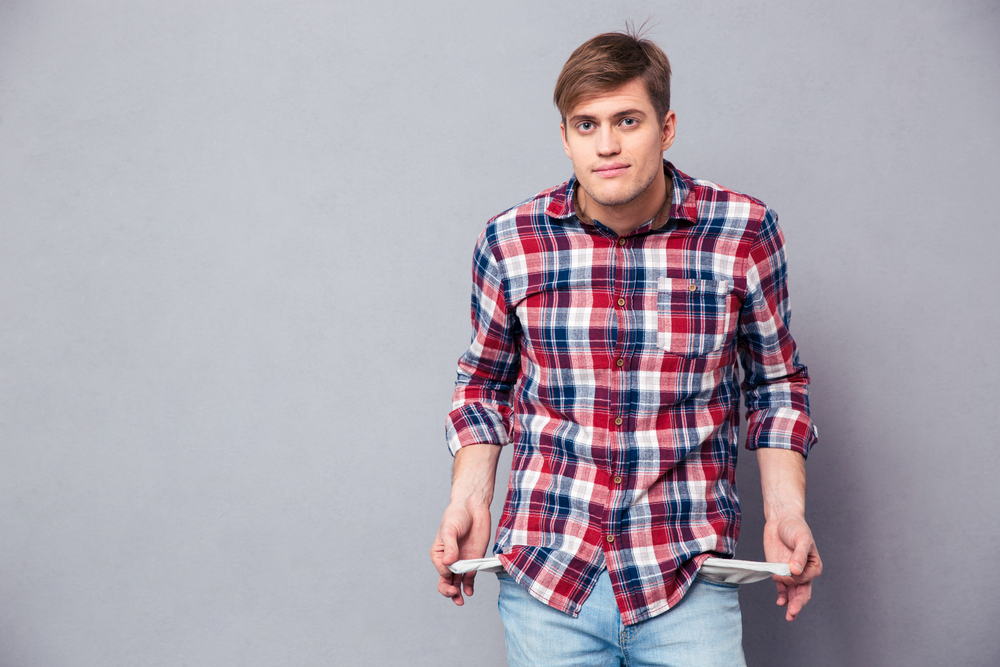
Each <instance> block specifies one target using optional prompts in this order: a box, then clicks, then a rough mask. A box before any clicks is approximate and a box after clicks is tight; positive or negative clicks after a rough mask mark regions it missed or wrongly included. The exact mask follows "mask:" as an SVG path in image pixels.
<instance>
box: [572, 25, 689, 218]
mask: <svg viewBox="0 0 1000 667" xmlns="http://www.w3.org/2000/svg"><path fill="white" fill-rule="evenodd" d="M555 99H556V105H557V106H558V107H559V111H560V112H561V113H562V117H563V120H562V123H560V124H559V128H560V131H561V133H562V140H563V148H564V149H565V151H566V155H567V156H568V157H569V158H570V160H572V161H573V173H574V174H575V175H576V177H577V181H578V184H579V186H580V187H579V190H578V192H577V194H578V197H577V199H576V200H575V201H576V206H577V210H578V211H579V212H582V213H584V214H585V215H586V216H588V217H590V218H596V219H598V220H600V221H601V222H602V223H604V224H605V225H607V226H610V227H611V228H612V229H614V230H615V231H616V232H618V233H623V232H626V231H630V230H632V229H636V228H637V227H638V226H639V225H641V224H642V223H644V222H645V221H647V220H649V219H650V218H652V217H653V216H655V215H656V214H657V213H658V212H659V211H660V209H661V208H662V206H663V203H664V201H665V196H666V183H665V176H664V172H663V151H665V150H667V149H668V148H670V146H671V144H673V141H674V132H675V128H676V125H677V117H676V115H675V114H674V112H673V111H670V64H669V63H668V61H667V57H666V56H665V55H664V54H663V51H661V50H660V49H659V48H658V47H657V46H656V45H654V44H653V43H652V42H649V41H646V40H640V39H637V38H636V37H633V36H632V35H627V34H622V33H607V34H604V35H598V36H597V37H595V38H593V39H591V40H590V41H588V42H587V43H585V44H584V45H583V46H581V47H580V48H578V49H577V50H576V51H574V52H573V55H572V56H570V59H569V60H568V61H567V62H566V66H565V67H564V68H563V71H562V74H560V75H559V81H558V82H557V83H556V93H555Z"/></svg>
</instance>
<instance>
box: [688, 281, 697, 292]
mask: <svg viewBox="0 0 1000 667" xmlns="http://www.w3.org/2000/svg"><path fill="white" fill-rule="evenodd" d="M688 291H689V292H697V291H698V286H697V285H695V284H694V283H691V284H690V285H688Z"/></svg>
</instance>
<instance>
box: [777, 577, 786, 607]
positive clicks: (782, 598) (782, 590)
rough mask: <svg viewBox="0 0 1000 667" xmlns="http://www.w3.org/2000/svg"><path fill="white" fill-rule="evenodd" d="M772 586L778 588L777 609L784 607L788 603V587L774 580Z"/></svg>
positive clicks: (782, 582)
mask: <svg viewBox="0 0 1000 667" xmlns="http://www.w3.org/2000/svg"><path fill="white" fill-rule="evenodd" d="M774 584H775V586H776V587H777V588H778V599H777V601H776V604H777V605H778V606H779V607H784V606H785V605H786V604H787V603H788V585H787V584H785V582H784V581H782V580H780V579H777V578H775V579H774Z"/></svg>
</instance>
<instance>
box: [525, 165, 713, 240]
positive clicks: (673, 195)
mask: <svg viewBox="0 0 1000 667" xmlns="http://www.w3.org/2000/svg"><path fill="white" fill-rule="evenodd" d="M663 170H664V172H665V173H666V175H667V176H669V177H670V178H668V179H667V200H666V201H665V202H664V203H663V208H662V209H661V210H660V212H659V213H657V214H656V217H655V218H653V219H652V220H651V221H650V222H647V223H646V224H645V225H643V226H642V227H639V229H637V230H635V231H636V232H645V231H651V230H656V229H661V228H663V227H664V226H665V225H666V224H667V222H668V221H670V220H677V221H678V222H680V221H685V222H690V223H694V222H695V221H697V219H698V205H697V202H696V201H695V198H696V197H695V192H694V190H695V188H694V180H693V179H692V178H691V177H690V176H688V175H687V174H685V173H684V172H682V171H680V170H679V169H677V168H676V167H674V165H673V164H671V163H670V162H668V161H667V160H664V161H663ZM577 183H578V181H577V179H576V176H573V178H571V179H569V181H567V182H566V183H563V184H562V185H561V186H560V187H558V188H556V189H555V191H554V192H553V193H552V198H551V200H550V201H549V204H548V206H546V207H545V214H546V215H548V216H549V217H552V218H560V219H565V218H571V217H573V216H576V218H577V219H578V220H579V221H580V222H581V223H583V224H585V225H591V226H592V225H593V224H594V221H593V219H591V218H589V217H587V216H586V215H584V214H583V212H577V211H576V203H575V201H574V200H575V198H576V186H577Z"/></svg>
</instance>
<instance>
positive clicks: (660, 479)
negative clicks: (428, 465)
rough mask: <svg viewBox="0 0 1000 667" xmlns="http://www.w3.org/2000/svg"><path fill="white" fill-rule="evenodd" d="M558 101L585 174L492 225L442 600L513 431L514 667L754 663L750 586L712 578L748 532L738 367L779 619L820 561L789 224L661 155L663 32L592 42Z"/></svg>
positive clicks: (482, 546)
mask: <svg viewBox="0 0 1000 667" xmlns="http://www.w3.org/2000/svg"><path fill="white" fill-rule="evenodd" d="M555 103H556V106H557V107H558V108H559V111H560V113H561V114H562V123H561V124H560V130H561V132H562V140H563V147H564V148H565V151H566V155H568V156H569V158H570V159H571V160H572V162H573V173H574V177H573V178H572V179H571V180H570V181H568V182H567V183H564V184H563V185H561V186H559V187H556V188H553V189H551V190H547V191H545V192H542V193H541V194H539V195H537V196H536V197H534V198H533V199H531V200H529V201H527V202H525V203H523V204H521V205H519V206H517V207H516V208H513V209H511V210H509V211H506V212H504V213H502V214H500V215H499V216H497V217H496V218H494V219H492V220H491V221H490V222H489V223H488V224H487V226H486V229H485V230H484V231H483V233H482V235H481V236H480V238H479V242H478V244H477V247H476V251H475V255H474V261H473V274H474V276H473V277H474V286H473V296H472V323H473V328H474V339H473V342H472V345H471V346H470V348H469V350H468V351H467V352H466V353H465V355H464V356H463V357H462V358H461V360H460V361H459V370H458V383H457V386H456V389H455V397H454V410H453V411H452V412H451V413H450V414H449V418H448V429H447V430H448V439H449V446H450V448H451V450H452V452H453V453H454V455H455V468H454V477H453V483H452V492H451V502H450V504H449V505H448V508H447V509H446V510H445V513H444V517H443V518H442V521H441V527H440V529H439V530H438V534H437V536H436V538H435V540H434V544H433V547H432V549H431V559H432V560H433V562H434V564H435V566H436V567H437V569H438V572H439V574H440V579H439V583H438V590H439V591H440V592H441V594H442V595H444V596H445V597H448V598H451V599H452V600H453V601H454V602H455V604H457V605H461V604H462V603H463V592H464V593H465V595H472V592H473V575H471V574H466V575H454V574H452V573H451V572H450V570H449V569H448V567H447V566H448V565H450V564H452V563H454V562H455V561H457V560H459V559H470V558H480V557H482V556H483V555H484V553H485V551H486V547H487V546H488V543H489V539H490V512H489V505H490V501H491V499H492V494H493V484H494V476H495V471H496V464H497V459H498V456H499V451H500V447H501V446H503V445H507V444H511V445H513V447H514V458H513V464H512V470H511V477H510V482H509V487H508V492H507V499H506V502H505V504H504V509H503V514H502V516H501V518H500V522H499V528H498V531H497V535H496V545H495V547H494V551H495V553H496V554H498V555H499V557H500V560H501V562H502V564H503V566H504V570H505V573H503V574H501V575H500V610H501V615H502V616H503V620H504V625H505V630H506V636H507V648H508V659H509V660H510V663H511V664H512V665H546V666H549V665H567V666H570V665H572V666H573V667H580V666H581V665H595V666H596V665H618V664H619V663H620V662H625V661H626V659H627V660H629V661H635V662H636V663H637V664H650V665H675V664H676V665H685V666H691V665H740V664H743V651H742V630H741V620H740V612H739V602H738V599H737V590H736V587H735V586H730V585H726V584H719V583H717V582H714V581H709V580H708V579H705V578H702V577H699V575H698V571H699V568H700V567H701V565H702V563H703V562H704V560H705V559H706V558H708V557H710V556H713V555H714V556H721V557H732V556H733V555H734V553H735V548H736V539H737V534H738V532H739V522H740V510H739V503H738V500H737V496H736V484H735V482H736V476H735V475H736V470H735V466H736V457H737V452H738V443H737V442H736V440H737V433H738V430H739V429H738V423H739V414H738V409H739V396H740V388H739V385H738V377H737V362H738V361H739V362H740V363H742V366H743V369H744V375H745V377H744V382H743V389H744V391H745V395H746V404H747V417H748V420H749V426H748V435H747V447H748V448H749V449H754V450H757V457H758V461H759V464H760V470H761V484H762V488H763V493H764V512H765V517H766V526H765V529H764V548H765V553H766V557H767V560H768V561H770V562H785V563H788V564H789V567H790V569H791V572H792V576H791V577H776V582H777V587H778V604H779V605H784V606H786V618H787V619H788V620H793V619H794V618H795V616H796V615H797V614H798V613H799V611H800V610H801V609H802V606H803V605H804V604H806V602H808V600H809V596H810V592H811V582H812V580H813V579H814V578H816V577H817V576H819V574H820V572H821V570H822V564H821V562H820V558H819V554H818V552H817V550H816V545H815V544H814V542H813V538H812V533H811V532H810V530H809V527H808V525H807V524H806V521H805V516H804V515H805V467H804V459H805V456H806V455H807V454H808V451H809V448H810V447H811V446H812V445H813V444H814V443H815V441H816V435H815V428H814V427H813V425H812V422H811V421H810V418H809V407H808V393H807V385H808V375H807V372H806V368H805V367H804V366H802V365H801V364H799V363H798V358H797V352H796V347H795V343H794V341H793V340H792V338H791V336H790V334H789V332H788V318H789V310H788V298H787V291H786V276H785V258H784V252H783V239H782V236H781V232H780V231H779V229H778V226H777V216H776V215H775V214H774V213H773V212H772V211H771V210H770V209H768V208H767V207H766V206H765V205H764V204H763V203H762V202H760V201H758V200H757V199H754V198H752V197H748V196H746V195H742V194H739V193H736V192H733V191H731V190H727V189H725V188H722V187H719V186H718V185H715V184H713V183H709V182H707V181H701V180H695V179H692V178H691V177H689V176H687V175H686V174H684V173H682V172H681V171H679V170H678V169H676V168H675V167H674V166H673V165H672V164H670V163H669V162H666V161H664V160H663V152H664V151H665V150H667V149H668V148H669V147H670V145H671V144H672V143H673V140H674V132H675V129H676V125H677V118H676V116H675V114H674V112H673V111H671V110H670V65H669V62H668V61H667V58H666V56H665V55H664V54H663V52H662V51H661V50H660V49H659V48H658V47H656V46H655V45H654V44H653V43H651V42H649V41H648V40H643V39H639V38H637V37H635V36H633V35H629V34H621V33H609V34H604V35H599V36H597V37H595V38H593V39H591V40H590V41H588V42H586V43H585V44H583V45H582V46H581V47H580V48H578V49H577V50H576V51H575V52H574V53H573V55H572V56H571V57H570V59H569V60H568V61H567V62H566V65H565V67H564V68H563V71H562V73H561V74H560V76H559V80H558V82H557V84H556V90H555ZM629 664H632V663H631V662H629Z"/></svg>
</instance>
